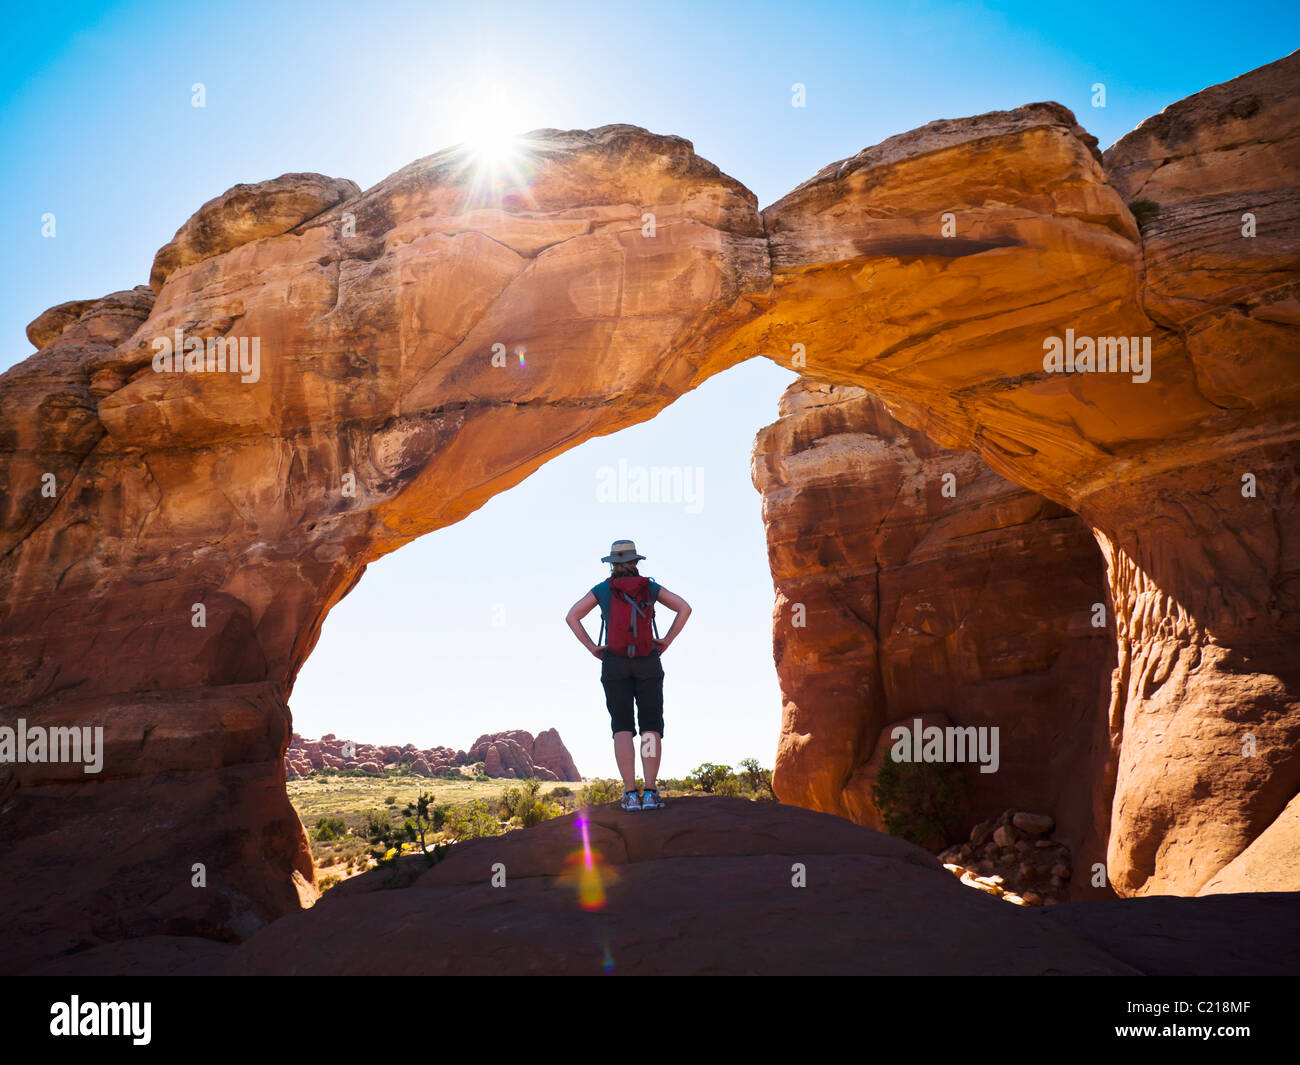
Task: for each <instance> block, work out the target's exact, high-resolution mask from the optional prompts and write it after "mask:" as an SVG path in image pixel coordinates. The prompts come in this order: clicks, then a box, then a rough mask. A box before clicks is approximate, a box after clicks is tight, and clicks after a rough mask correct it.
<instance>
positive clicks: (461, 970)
mask: <svg viewBox="0 0 1300 1065" xmlns="http://www.w3.org/2000/svg"><path fill="white" fill-rule="evenodd" d="M669 802H670V805H669V807H668V808H667V809H665V810H657V811H653V812H642V813H628V812H627V811H624V810H620V809H619V808H618V807H617V806H614V805H612V804H611V805H609V806H601V807H596V808H594V809H593V810H591V811H590V815H589V816H590V825H589V827H588V838H589V841H590V846H591V848H592V850H593V851H594V852H597V853H598V854H599V855H600V856H601V858H602V859H603V861H598V862H597V868H600V869H603V870H605V871H606V872H605V879H606V881H608V882H607V883H606V884H605V887H604V891H605V902H604V905H603V907H602V908H600V909H597V910H584V909H583V908H582V907H581V906H580V905H579V901H578V900H579V893H578V889H579V884H578V882H577V880H576V878H575V877H574V876H573V874H572V873H571V872H570V870H571V869H572V868H573V866H572V860H571V859H572V856H574V855H577V856H579V857H581V855H582V851H583V844H582V839H581V836H580V829H579V828H578V827H577V825H576V824H575V820H576V817H577V815H573V814H571V815H569V816H568V817H562V818H558V819H556V820H554V821H547V822H545V823H544V824H542V825H540V826H538V827H537V828H531V829H523V830H520V831H516V832H510V833H508V834H507V835H505V836H502V837H499V838H496V839H481V840H472V841H470V842H467V843H464V844H457V845H456V846H455V847H454V848H453V849H452V853H451V854H450V855H449V856H448V857H447V858H446V859H444V860H443V861H442V862H441V863H440V864H438V865H436V866H434V867H433V869H432V870H430V871H428V872H425V873H423V874H422V875H419V876H418V878H417V879H415V880H414V882H413V883H412V884H411V885H410V886H408V887H400V888H392V889H388V890H384V889H383V888H382V887H381V886H380V885H381V884H382V882H383V878H384V875H386V874H383V873H381V874H380V875H378V876H376V875H375V874H373V873H372V874H366V875H364V876H361V877H357V878H354V879H353V880H351V881H348V883H347V885H346V887H347V888H348V889H349V890H348V891H347V892H346V893H339V894H337V895H336V894H335V892H337V891H338V889H337V888H335V889H331V890H330V891H328V892H326V894H325V896H324V897H323V898H322V900H321V902H320V903H319V904H317V906H316V907H315V908H313V909H312V910H309V911H306V912H304V913H301V914H294V915H291V916H289V917H286V918H284V919H283V920H280V921H277V922H276V923H275V924H273V925H271V926H269V927H268V928H266V929H264V930H263V931H262V932H261V933H259V934H258V935H256V936H254V937H253V938H252V939H250V940H249V941H248V942H246V943H244V944H243V945H242V946H240V947H239V948H238V949H237V950H235V951H233V952H230V953H228V954H226V955H224V956H223V957H222V958H221V959H220V961H219V963H218V964H217V966H216V968H215V972H216V973H218V974H221V975H252V974H269V973H283V974H292V975H307V974H312V975H329V974H335V973H361V974H369V975H377V974H381V973H382V974H388V975H417V974H423V973H438V974H456V975H467V974H494V973H537V974H542V973H545V974H556V975H559V974H565V975H574V974H599V973H601V972H602V971H604V969H605V966H606V959H607V958H608V959H609V962H610V963H612V971H613V972H614V973H626V974H639V975H651V974H665V975H667V974H685V973H692V974H697V973H698V974H704V973H712V974H747V973H749V974H752V973H890V974H900V975H901V974H916V973H930V972H945V973H965V974H992V973H1017V974H1039V973H1077V974H1096V975H1102V974H1126V973H1130V974H1131V973H1132V972H1133V971H1134V970H1132V969H1130V968H1129V967H1128V966H1126V965H1124V964H1122V963H1119V962H1116V961H1115V960H1114V959H1112V958H1111V957H1109V956H1108V955H1107V954H1106V953H1105V952H1104V951H1100V950H1098V949H1096V948H1094V947H1093V946H1091V945H1090V944H1087V943H1085V942H1082V941H1080V940H1078V939H1076V938H1074V936H1072V935H1069V934H1066V933H1064V932H1063V931H1062V930H1061V929H1060V928H1059V927H1058V926H1056V925H1052V924H1050V923H1049V922H1042V921H1036V920H1034V919H1033V917H1032V915H1031V914H1029V913H1028V912H1026V911H1022V910H1019V909H1017V908H1016V907H1012V906H1008V905H1006V904H1005V903H1002V902H999V901H998V900H996V899H993V898H991V897H989V896H986V895H981V894H980V893H978V892H974V891H970V890H968V889H967V888H965V887H963V886H962V885H961V884H959V883H958V882H957V881H956V880H954V879H953V878H952V877H951V876H950V875H949V874H948V873H946V872H945V871H944V870H943V868H942V867H941V866H940V865H939V863H938V862H937V861H935V859H934V858H933V857H931V856H930V855H929V854H926V853H925V852H924V851H923V850H921V849H920V848H919V847H913V846H912V845H911V844H909V843H905V842H903V841H902V840H897V839H894V838H892V837H890V836H886V835H883V834H882V833H878V832H873V831H872V830H870V829H867V828H861V827H859V826H857V825H854V824H851V823H850V822H848V821H844V820H842V819H840V818H836V817H831V816H828V815H826V814H820V813H815V812H813V811H810V810H803V809H799V808H798V807H791V806H781V805H776V804H772V803H752V802H749V801H747V800H744V799H722V798H696V799H677V800H669ZM416 861H418V859H417V860H416ZM497 863H500V865H502V866H504V871H505V886H503V887H493V886H492V885H491V879H492V876H493V866H494V864H497ZM796 863H800V864H802V866H803V867H804V870H805V876H806V884H807V886H806V887H795V886H793V881H794V880H795V878H796V877H797V875H798V874H797V871H796V870H795V869H794V866H795V865H796ZM412 868H413V869H415V870H418V868H419V866H418V865H414V866H413V867H412ZM611 873H612V874H613V877H615V878H616V879H613V878H611V877H610V875H609V874H611ZM341 886H342V885H341ZM367 889H368V890H367Z"/></svg>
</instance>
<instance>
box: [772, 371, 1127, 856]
mask: <svg viewBox="0 0 1300 1065" xmlns="http://www.w3.org/2000/svg"><path fill="white" fill-rule="evenodd" d="M781 415H782V417H781V419H780V421H778V422H776V423H775V424H774V425H771V426H768V427H767V428H766V429H764V430H763V431H761V432H760V433H759V435H758V439H757V440H756V442H755V445H754V460H753V475H754V482H755V485H756V487H757V488H758V489H759V491H760V492H761V493H762V494H763V520H764V523H765V524H766V527H767V540H768V556H769V561H770V564H771V567H772V577H773V581H774V583H775V585H776V592H777V600H776V606H775V609H774V610H773V632H774V636H773V642H774V646H775V655H776V666H777V673H778V675H779V677H780V680H781V689H782V697H783V700H784V714H783V721H782V728H781V739H780V744H779V746H778V749H777V757H776V769H775V771H774V774H773V785H774V787H775V789H776V792H777V794H778V796H779V797H780V798H781V800H782V801H783V802H796V803H798V804H800V805H801V806H809V807H812V808H813V809H818V810H826V811H827V812H829V813H838V814H840V815H841V816H846V817H851V818H852V819H853V820H855V821H857V822H858V823H859V824H865V825H870V826H872V827H874V828H883V827H884V826H883V824H882V823H881V821H880V819H879V817H878V815H877V812H876V809H875V805H874V803H873V801H872V797H871V787H872V784H873V781H874V771H875V768H876V765H877V764H878V757H879V756H880V754H881V752H882V751H883V750H884V749H887V748H888V747H889V746H890V745H891V741H890V740H889V738H888V733H889V730H890V727H891V726H892V725H893V724H894V723H896V722H901V723H902V724H905V725H907V726H908V727H909V728H910V727H911V724H912V721H913V719H914V718H916V717H923V718H924V719H925V720H926V722H927V723H929V721H930V719H931V716H932V715H940V716H942V718H943V722H944V724H945V725H946V724H948V723H951V724H954V725H957V726H961V727H969V726H975V727H977V728H984V729H997V730H998V731H997V733H996V735H997V737H998V746H997V762H996V764H993V763H988V764H987V765H986V768H989V769H993V770H994V771H992V772H982V771H981V769H980V765H979V763H978V762H977V761H969V762H967V763H966V764H965V765H964V777H965V781H966V786H967V790H968V794H969V797H970V808H969V810H968V813H967V817H966V820H965V822H964V824H965V827H966V828H967V829H969V828H970V827H971V826H972V825H973V824H974V823H975V822H977V821H980V820H983V819H985V818H988V817H993V816H995V815H997V814H998V813H999V812H1000V811H1001V810H1003V809H1004V808H1006V807H1008V806H1011V805H1014V804H1015V803H1017V802H1020V803H1028V804H1029V805H1030V806H1033V807H1035V808H1039V809H1049V810H1052V811H1054V812H1055V814H1056V818H1057V821H1058V824H1059V826H1060V832H1059V837H1060V838H1063V839H1065V840H1066V841H1068V843H1069V844H1070V846H1071V847H1072V848H1073V849H1075V850H1076V851H1089V852H1091V857H1092V859H1093V860H1096V861H1104V860H1105V843H1106V821H1107V806H1108V803H1109V799H1110V795H1109V793H1108V792H1105V791H1104V789H1103V781H1104V777H1105V773H1104V770H1105V765H1106V760H1107V757H1108V755H1109V747H1108V737H1107V734H1106V729H1105V698H1106V697H1107V696H1108V695H1109V685H1108V684H1107V683H1106V678H1107V675H1108V673H1109V669H1110V667H1111V666H1112V665H1113V660H1114V627H1113V625H1109V624H1106V621H1105V616H1104V611H1105V610H1106V604H1107V596H1106V586H1105V577H1104V572H1103V566H1102V560H1101V555H1100V553H1099V552H1098V550H1097V544H1096V541H1095V540H1094V539H1093V537H1092V533H1091V531H1090V530H1089V529H1088V527H1087V526H1086V525H1085V524H1084V523H1083V522H1082V521H1080V520H1079V519H1078V518H1077V517H1076V516H1074V515H1073V514H1071V513H1070V512H1069V511H1068V510H1067V509H1066V508H1064V507H1062V506H1060V505H1059V504H1057V503H1053V502H1051V501H1049V500H1047V499H1044V498H1043V497H1042V496H1040V495H1037V494H1036V493H1034V492H1031V491H1029V490H1028V489H1024V488H1021V487H1019V486H1018V485H1014V484H1011V483H1010V482H1008V481H1006V480H1004V479H1003V478H1001V477H999V476H998V475H997V474H995V473H993V472H992V471H991V470H990V469H989V468H988V467H987V466H985V465H984V463H983V462H981V461H980V459H979V458H978V457H977V456H976V455H974V454H972V453H971V452H968V451H950V450H946V449H944V448H941V447H939V446H938V445H936V444H933V443H931V442H930V440H929V439H927V438H926V437H925V436H924V435H923V434H921V433H919V432H916V431H915V430H911V429H907V428H906V427H904V426H902V425H900V424H899V423H898V422H896V421H895V420H894V419H893V418H892V417H890V415H889V413H888V411H887V410H886V409H885V406H884V404H882V403H881V402H880V401H879V400H877V399H874V398H873V397H871V396H870V395H868V394H867V393H866V392H864V391H863V390H862V389H861V388H855V387H852V386H832V385H819V384H817V383H815V382H811V381H808V380H806V379H800V380H799V381H796V382H795V383H794V384H793V385H791V387H790V388H789V389H788V390H787V391H786V393H785V395H784V396H783V397H782V400H781ZM1097 604H1100V606H1101V609H1102V616H1101V617H1100V618H1099V620H1101V621H1102V625H1101V626H1100V627H1095V626H1094V624H1093V621H1094V618H1098V612H1097V610H1095V609H1094V607H1095V606H1096V605H1097ZM990 735H992V733H990ZM882 745H883V746H882ZM973 753H974V752H971V754H972V755H973Z"/></svg>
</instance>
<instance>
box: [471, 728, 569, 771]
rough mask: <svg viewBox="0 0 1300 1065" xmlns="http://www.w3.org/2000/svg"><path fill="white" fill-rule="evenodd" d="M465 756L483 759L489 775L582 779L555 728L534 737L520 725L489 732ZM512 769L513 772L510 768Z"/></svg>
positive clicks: (473, 759) (472, 760) (484, 769)
mask: <svg viewBox="0 0 1300 1065" xmlns="http://www.w3.org/2000/svg"><path fill="white" fill-rule="evenodd" d="M466 760H467V761H470V762H480V761H481V762H483V763H484V767H483V771H484V772H485V773H486V774H487V775H488V776H490V777H500V776H515V777H532V776H536V777H537V778H538V779H539V780H581V779H582V775H581V774H580V773H579V772H578V767H577V766H576V765H574V763H573V757H572V756H571V755H570V754H569V751H568V748H566V747H565V746H564V741H562V740H561V739H560V734H559V732H557V731H556V730H555V729H553V728H552V729H546V731H544V732H540V733H538V735H537V738H536V739H534V738H533V735H532V733H530V732H524V731H523V730H522V729H512V730H510V731H509V732H491V733H487V734H486V735H483V736H480V737H479V738H478V739H476V740H475V741H474V743H473V745H472V746H471V747H470V749H469V753H468V755H467V756H466ZM512 770H513V773H512V772H511V771H512Z"/></svg>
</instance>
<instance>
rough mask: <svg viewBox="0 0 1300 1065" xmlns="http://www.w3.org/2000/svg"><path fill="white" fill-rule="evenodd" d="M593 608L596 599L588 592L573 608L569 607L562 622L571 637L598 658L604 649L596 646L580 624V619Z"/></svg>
mask: <svg viewBox="0 0 1300 1065" xmlns="http://www.w3.org/2000/svg"><path fill="white" fill-rule="evenodd" d="M594 606H596V597H595V596H594V595H592V594H591V592H588V593H587V594H586V595H584V596H583V597H582V598H581V599H579V600H578V601H577V602H576V603H574V604H573V606H571V607H569V612H568V613H567V614H565V615H564V620H565V621H566V622H567V623H568V626H569V628H571V629H572V630H573V635H574V636H576V637H578V642H579V643H580V644H582V646H583V647H585V648H586V649H587V650H588V651H590V652H591V653H592V654H593V655H595V656H596V657H597V658H599V657H600V656H601V653H602V652H603V651H604V650H605V648H603V647H598V646H597V645H596V641H595V640H593V639H592V638H591V637H590V636H588V635H587V630H586V628H585V627H584V626H583V624H582V619H583V618H585V617H586V616H587V615H588V614H590V613H591V611H592V608H593V607H594Z"/></svg>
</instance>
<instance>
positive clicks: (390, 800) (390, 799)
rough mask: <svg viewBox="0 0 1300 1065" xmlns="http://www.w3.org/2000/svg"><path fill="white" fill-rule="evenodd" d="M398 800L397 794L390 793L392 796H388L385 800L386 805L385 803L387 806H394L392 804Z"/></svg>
mask: <svg viewBox="0 0 1300 1065" xmlns="http://www.w3.org/2000/svg"><path fill="white" fill-rule="evenodd" d="M396 802H397V796H396V795H390V796H388V798H386V799H385V800H384V805H385V806H392V805H394V804H395V803H396Z"/></svg>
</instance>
